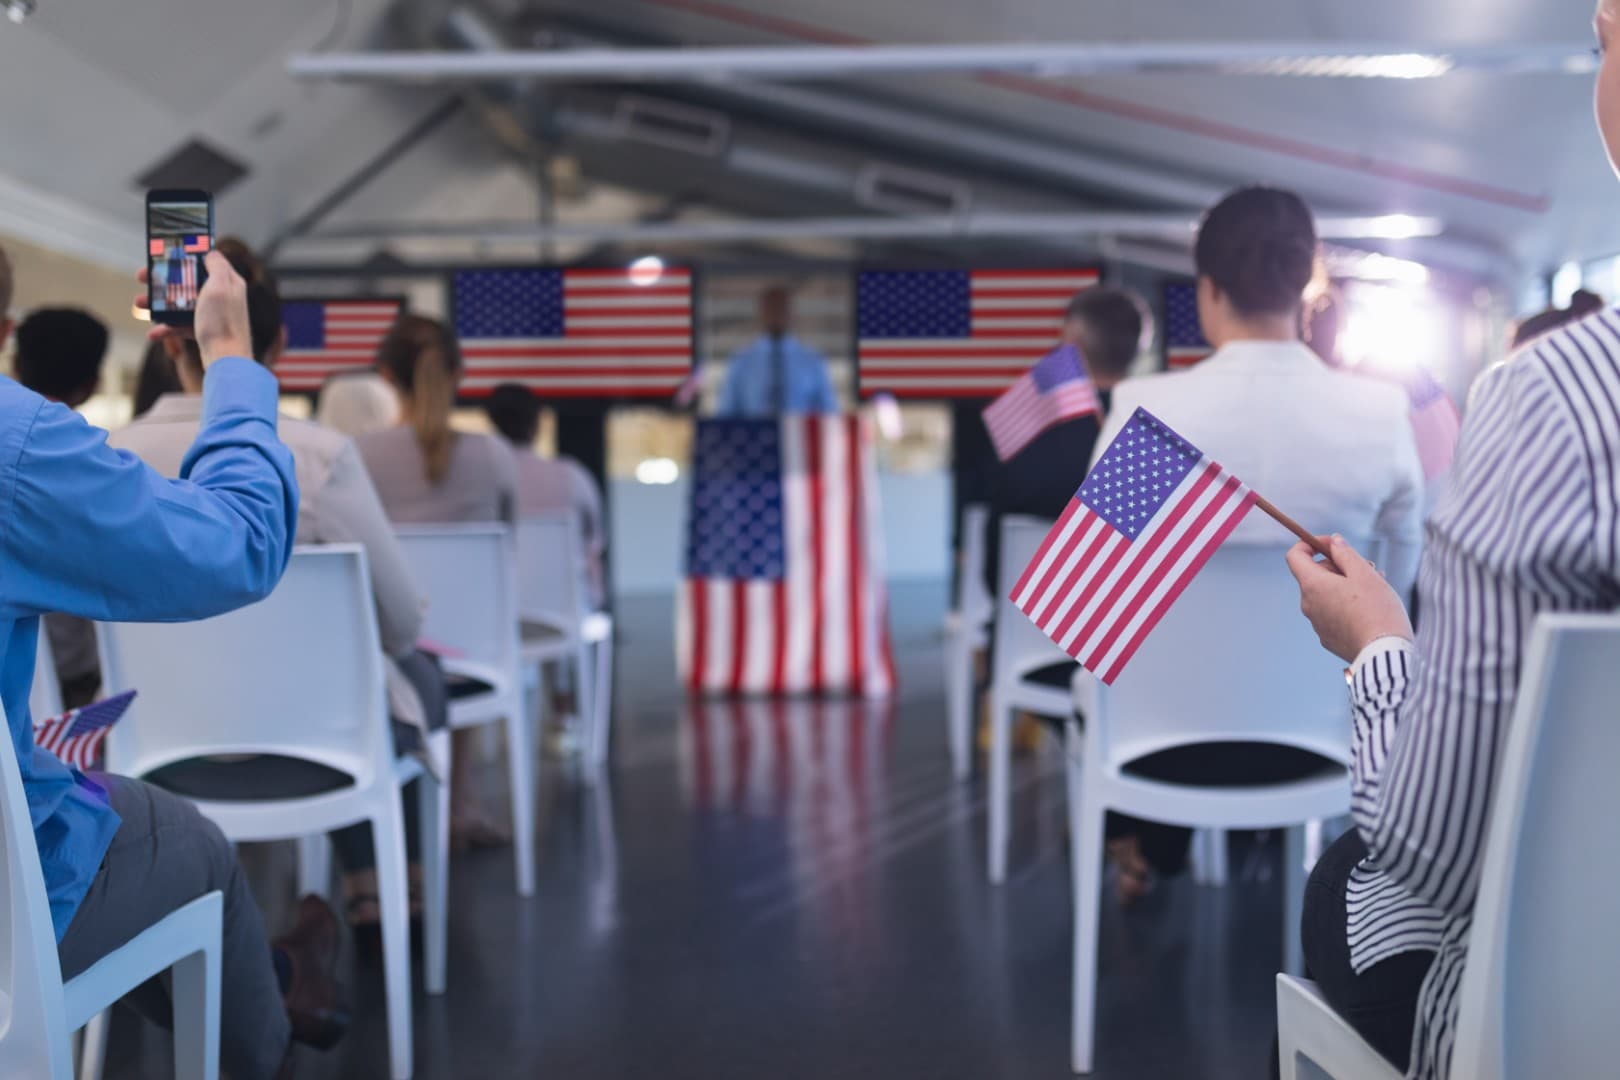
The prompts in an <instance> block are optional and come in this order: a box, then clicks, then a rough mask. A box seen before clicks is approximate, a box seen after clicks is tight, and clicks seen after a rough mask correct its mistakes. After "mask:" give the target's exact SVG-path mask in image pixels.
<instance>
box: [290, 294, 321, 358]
mask: <svg viewBox="0 0 1620 1080" xmlns="http://www.w3.org/2000/svg"><path fill="white" fill-rule="evenodd" d="M281 325H282V326H285V327H286V328H287V348H289V349H324V348H326V305H325V304H323V303H321V302H320V301H319V300H289V301H287V302H286V303H285V304H283V305H281Z"/></svg>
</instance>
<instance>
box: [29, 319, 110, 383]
mask: <svg viewBox="0 0 1620 1080" xmlns="http://www.w3.org/2000/svg"><path fill="white" fill-rule="evenodd" d="M106 357H107V324H106V323H104V322H102V321H101V320H100V319H98V318H96V317H95V316H94V315H92V314H90V313H89V312H88V311H81V310H80V309H78V308H40V309H39V310H38V311H35V312H34V313H33V314H31V315H29V316H28V317H27V318H26V319H24V320H23V321H22V325H20V326H18V327H17V381H18V382H20V383H22V384H23V385H24V386H26V387H28V389H30V390H32V391H34V392H35V393H37V394H43V395H44V396H45V397H48V398H55V399H56V400H58V401H60V400H62V399H64V398H67V397H69V396H71V395H72V394H75V393H77V392H79V391H82V390H85V389H86V388H88V387H90V386H92V385H94V384H95V381H96V380H97V379H99V378H101V363H102V361H103V360H105V359H106Z"/></svg>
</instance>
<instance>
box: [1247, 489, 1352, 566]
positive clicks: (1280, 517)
mask: <svg viewBox="0 0 1620 1080" xmlns="http://www.w3.org/2000/svg"><path fill="white" fill-rule="evenodd" d="M1254 505H1255V506H1256V507H1258V508H1259V509H1260V510H1263V511H1264V512H1265V513H1267V514H1270V515H1271V517H1272V519H1273V520H1274V521H1276V522H1277V524H1279V525H1281V526H1282V527H1283V528H1285V529H1287V530H1288V531H1289V532H1291V533H1293V534H1294V535H1295V536H1297V537H1299V538H1300V539H1301V540H1303V541H1305V542H1306V543H1307V544H1309V545H1311V547H1312V548H1314V549H1315V550H1316V553H1317V554H1318V555H1320V556H1322V558H1324V559H1326V560H1327V561H1328V563H1329V564H1330V565H1331V564H1332V562H1333V556H1332V555H1331V554H1329V552H1328V549H1327V545H1326V544H1324V543H1322V541H1320V540H1318V539H1317V538H1316V537H1315V536H1313V535H1312V534H1310V533H1308V532H1306V531H1305V526H1303V525H1301V524H1300V523H1299V522H1297V521H1295V520H1294V519H1293V518H1291V517H1289V516H1288V515H1287V514H1285V513H1283V512H1282V511H1281V510H1279V509H1277V508H1276V507H1275V506H1272V505H1271V500H1270V499H1267V498H1266V497H1265V496H1264V495H1261V494H1259V493H1258V492H1256V493H1255V496H1254Z"/></svg>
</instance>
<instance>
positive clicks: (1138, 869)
mask: <svg viewBox="0 0 1620 1080" xmlns="http://www.w3.org/2000/svg"><path fill="white" fill-rule="evenodd" d="M1108 860H1109V862H1111V863H1112V864H1113V866H1114V871H1115V873H1116V874H1117V875H1118V880H1117V881H1116V882H1115V889H1116V891H1117V894H1118V896H1119V906H1120V907H1122V908H1129V907H1131V906H1133V905H1134V904H1136V903H1137V902H1138V901H1139V900H1141V899H1142V898H1143V897H1145V896H1147V895H1148V894H1149V893H1151V892H1152V891H1153V887H1154V885H1155V884H1156V881H1155V879H1154V876H1153V867H1151V866H1150V865H1148V861H1147V860H1146V859H1145V858H1143V857H1142V849H1141V847H1140V846H1139V845H1138V844H1137V841H1136V837H1134V836H1125V837H1121V838H1119V839H1118V840H1110V841H1108Z"/></svg>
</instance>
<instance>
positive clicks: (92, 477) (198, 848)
mask: <svg viewBox="0 0 1620 1080" xmlns="http://www.w3.org/2000/svg"><path fill="white" fill-rule="evenodd" d="M208 270H209V278H208V283H207V286H206V287H205V288H204V290H203V293H202V298H201V301H200V302H199V304H198V307H197V313H196V331H195V333H196V338H197V342H198V345H199V347H200V349H201V352H202V356H203V360H204V363H205V364H206V365H207V367H208V374H207V379H206V382H205V386H204V394H203V397H204V402H203V422H202V428H201V431H200V432H199V433H198V436H197V441H196V443H195V444H193V446H192V448H191V452H190V454H189V455H188V456H187V459H186V464H185V467H184V469H183V470H182V472H181V476H182V477H183V479H180V480H166V479H164V478H163V477H161V476H159V475H158V474H157V473H155V472H153V471H152V470H151V469H149V468H147V467H146V466H145V465H143V464H141V462H140V461H139V460H138V459H137V458H135V457H134V456H133V455H130V454H125V453H120V452H117V451H114V450H111V449H109V448H108V446H107V443H106V438H107V433H106V432H104V431H102V430H101V429H99V428H95V427H92V426H91V425H89V424H87V423H86V422H85V421H84V420H83V418H81V417H80V416H79V415H78V414H77V413H75V412H73V411H72V410H71V409H69V408H67V407H66V406H64V405H61V404H58V403H53V402H48V401H46V400H45V399H44V398H42V397H40V396H39V395H38V394H36V393H34V392H33V391H31V390H27V389H24V388H23V387H22V386H20V385H19V384H17V383H15V382H13V381H12V380H10V379H5V378H0V499H3V501H4V505H5V508H6V511H5V513H4V514H3V515H0V648H3V653H0V701H3V703H4V706H5V714H6V720H7V726H8V728H9V734H10V736H11V744H12V750H13V751H14V752H15V754H16V756H17V763H18V766H19V769H20V772H21V774H22V782H23V788H24V791H25V793H26V795H27V798H28V808H29V812H30V815H31V817H32V819H33V823H34V835H35V839H36V841H37V843H38V847H39V856H40V862H41V865H42V869H43V871H44V878H45V891H46V894H47V896H48V899H49V902H50V909H51V919H52V922H53V923H54V924H55V928H56V936H57V942H58V951H59V954H60V956H61V960H62V969H63V975H64V977H68V978H71V977H72V976H74V975H76V974H78V973H79V972H82V971H84V970H85V969H86V968H88V967H89V966H90V965H91V964H93V963H94V962H95V961H96V960H98V959H100V958H101V957H102V956H104V955H106V954H107V953H108V952H110V951H111V950H113V949H115V948H117V947H118V946H120V945H122V944H124V943H125V942H126V941H128V940H129V939H130V938H132V937H134V936H135V935H136V934H138V933H140V932H141V931H142V930H144V929H145V928H146V927H147V926H149V925H150V924H151V923H153V922H155V921H156V920H158V919H160V918H162V917H163V916H165V915H167V914H168V913H169V912H171V911H174V910H175V909H177V908H179V907H181V906H183V905H184V904H186V903H188V902H190V901H191V900H194V899H196V898H197V897H198V896H201V895H203V894H204V893H207V892H209V891H212V890H215V889H218V890H220V891H221V892H223V893H224V897H225V925H224V942H223V945H224V949H223V956H222V959H223V972H222V975H223V978H222V1000H221V1017H220V1036H221V1040H220V1050H221V1059H222V1062H223V1064H224V1067H225V1069H226V1070H227V1071H228V1072H229V1073H230V1074H231V1075H232V1076H233V1077H237V1078H239V1080H246V1078H269V1077H273V1076H275V1075H277V1073H278V1072H279V1071H280V1070H282V1069H283V1068H285V1067H287V1066H286V1061H287V1059H288V1045H289V1040H290V1039H291V1038H294V1037H300V1038H303V1039H304V1040H305V1041H314V1042H322V1041H331V1040H333V1039H335V1036H336V1034H338V1033H340V1028H341V1025H340V1024H337V1023H335V1022H334V1018H335V1017H336V1016H337V1015H338V1009H337V1007H336V1003H335V996H334V992H333V990H332V985H333V984H332V983H331V958H332V954H333V948H334V947H335V942H336V937H335V933H336V925H335V922H334V921H333V920H332V919H331V916H330V911H323V910H320V909H319V908H318V907H317V906H316V905H315V904H312V903H306V905H305V907H304V910H303V916H304V917H303V919H302V921H301V923H300V926H299V928H298V930H297V931H295V933H294V935H292V936H290V937H289V938H284V939H282V941H280V942H278V943H277V948H275V949H272V948H271V946H270V943H269V942H268V941H267V940H266V935H265V929H264V923H263V919H262V916H261V915H260V913H259V911H258V909H257V908H256V907H255V905H254V901H253V897H252V895H251V894H250V893H249V891H248V888H247V884H246V881H245V879H244V877H243V874H242V871H241V868H240V866H239V865H238V864H237V861H236V857H235V854H234V853H233V851H232V849H231V846H230V844H228V843H227V842H226V841H225V838H224V837H223V836H222V835H221V833H220V831H219V829H218V828H216V827H215V826H214V825H213V824H212V823H210V822H208V821H206V820H204V819H203V818H202V816H201V815H200V814H199V813H198V812H197V811H196V809H195V808H194V807H192V806H191V804H190V803H187V802H185V801H184V800H182V799H179V798H177V797H175V796H173V795H170V794H168V793H167V792H164V791H162V790H160V789H158V788H155V787H151V786H149V785H147V784H144V783H141V782H139V781H135V780H130V779H127V778H125V777H118V776H104V775H100V774H98V775H97V776H95V777H94V778H92V777H89V776H85V775H84V774H83V773H80V772H78V771H77V770H74V769H70V768H68V767H67V766H66V765H64V764H62V762H60V761H58V760H57V759H56V758H55V757H54V756H52V755H51V754H49V753H47V752H45V751H43V750H39V749H37V748H35V746H34V740H33V725H32V722H31V718H30V716H29V711H28V693H29V687H30V686H31V685H32V683H33V679H34V656H35V645H36V642H37V635H38V634H39V616H40V614H41V613H42V612H50V611H60V612H66V613H68V614H71V615H77V616H81V617H83V618H87V619H97V620H105V621H114V620H116V621H140V622H146V621H175V620H183V619H201V618H206V617H208V616H211V615H217V614H220V613H222V612H226V611H230V610H232V609H234V608H238V607H241V606H243V605H245V604H250V603H253V602H255V601H257V600H260V599H262V598H264V597H265V596H267V595H268V594H269V593H270V591H271V590H272V589H274V588H275V586H276V583H277V582H278V581H279V580H280V579H281V575H282V572H283V571H284V570H285V569H286V566H287V560H288V558H289V556H290V555H291V553H292V544H293V528H294V525H295V523H296V521H297V517H298V490H297V486H296V482H295V480H294V474H293V461H292V455H291V454H289V453H288V451H287V449H286V447H284V446H282V444H281V442H280V440H279V439H278V438H277V437H276V399H277V386H276V381H275V378H274V377H273V376H272V375H271V374H270V373H269V372H268V371H266V370H265V369H264V368H262V367H260V366H259V365H258V364H256V363H254V362H253V361H252V360H251V359H250V358H249V356H250V354H251V349H250V344H249V343H250V336H249V328H248V314H247V304H246V300H245V286H244V284H243V282H242V279H241V278H240V277H238V276H237V275H236V273H235V271H234V270H232V268H231V265H230V264H229V263H228V262H227V261H226V259H225V258H224V256H222V255H219V254H217V253H216V254H211V255H209V256H208ZM10 294H11V270H10V265H9V263H8V262H6V261H5V259H4V256H3V254H0V311H3V310H4V309H5V307H6V306H9V303H10V298H11V297H10ZM221 708H222V710H223V711H222V720H223V719H228V708H229V705H228V703H225V702H222V703H221ZM131 999H132V1002H133V1003H134V1004H135V1005H136V1007H137V1008H140V1009H141V1010H142V1011H143V1012H145V1013H147V1014H148V1015H150V1016H152V1017H153V1018H154V1019H157V1020H159V1021H160V1022H161V1021H163V1020H164V1019H166V1017H167V1013H168V1002H167V998H166V994H165V993H164V992H163V991H162V990H161V989H160V988H159V987H158V986H157V984H149V985H148V986H147V987H143V988H142V990H141V991H138V992H137V993H136V994H133V995H131Z"/></svg>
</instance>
